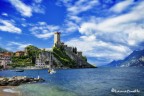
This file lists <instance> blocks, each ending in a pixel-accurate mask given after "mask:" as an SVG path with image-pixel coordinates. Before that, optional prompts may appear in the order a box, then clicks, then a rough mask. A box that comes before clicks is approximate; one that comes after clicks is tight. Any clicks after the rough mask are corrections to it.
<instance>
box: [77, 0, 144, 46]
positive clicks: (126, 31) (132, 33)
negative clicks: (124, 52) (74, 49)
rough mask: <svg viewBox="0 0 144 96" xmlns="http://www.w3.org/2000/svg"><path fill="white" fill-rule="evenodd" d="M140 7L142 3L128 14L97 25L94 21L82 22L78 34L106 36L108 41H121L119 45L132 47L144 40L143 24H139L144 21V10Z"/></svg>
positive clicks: (105, 20) (108, 19) (104, 20)
mask: <svg viewBox="0 0 144 96" xmlns="http://www.w3.org/2000/svg"><path fill="white" fill-rule="evenodd" d="M142 5H144V2H143V3H140V4H139V5H138V6H136V7H135V9H132V10H131V11H130V12H129V13H126V14H123V15H120V16H115V17H113V18H106V19H103V21H101V22H99V23H97V22H94V21H95V19H93V20H92V21H89V22H84V23H82V24H81V27H80V28H79V32H80V33H82V34H85V35H91V34H94V35H97V36H107V37H109V39H113V41H118V40H119V41H122V42H121V43H125V44H127V43H128V44H129V45H133V46H134V45H136V44H138V43H139V42H142V41H143V40H144V28H143V22H140V21H142V20H144V17H143V15H144V13H143V12H141V10H142V9H143V8H144V6H142ZM137 12H138V13H137ZM136 22H139V23H136ZM115 37H116V38H115ZM114 39H115V40H114Z"/></svg>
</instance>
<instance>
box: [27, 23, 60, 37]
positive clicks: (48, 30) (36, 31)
mask: <svg viewBox="0 0 144 96" xmlns="http://www.w3.org/2000/svg"><path fill="white" fill-rule="evenodd" d="M57 30H59V27H58V26H55V25H48V24H47V23H46V22H38V24H36V25H33V27H32V28H31V29H30V31H31V33H32V34H33V35H34V36H36V37H37V38H42V39H48V38H50V37H52V36H53V34H54V32H56V31H57Z"/></svg>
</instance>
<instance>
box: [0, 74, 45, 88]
mask: <svg viewBox="0 0 144 96" xmlns="http://www.w3.org/2000/svg"><path fill="white" fill-rule="evenodd" d="M44 81H45V80H44V79H42V78H29V77H26V76H15V77H0V86H18V85H20V84H26V83H36V82H44Z"/></svg>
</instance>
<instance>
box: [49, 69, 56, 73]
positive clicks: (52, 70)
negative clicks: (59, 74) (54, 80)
mask: <svg viewBox="0 0 144 96" xmlns="http://www.w3.org/2000/svg"><path fill="white" fill-rule="evenodd" d="M48 73H50V74H54V73H56V71H55V70H54V69H49V70H48Z"/></svg>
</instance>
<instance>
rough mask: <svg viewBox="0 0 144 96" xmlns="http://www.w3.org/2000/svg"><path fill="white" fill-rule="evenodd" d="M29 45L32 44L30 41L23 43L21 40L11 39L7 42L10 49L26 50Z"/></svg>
mask: <svg viewBox="0 0 144 96" xmlns="http://www.w3.org/2000/svg"><path fill="white" fill-rule="evenodd" d="M28 45H32V44H30V43H21V42H14V41H11V42H9V43H8V44H7V46H8V47H10V48H9V50H11V51H17V50H24V48H25V47H26V46H28Z"/></svg>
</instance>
